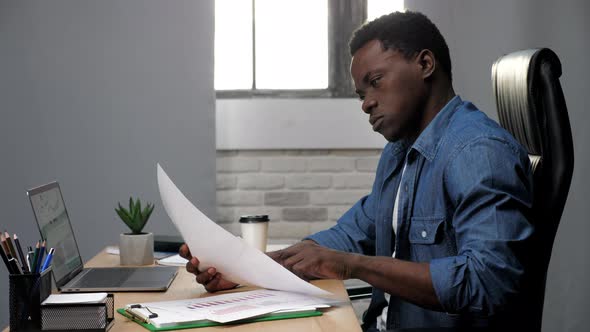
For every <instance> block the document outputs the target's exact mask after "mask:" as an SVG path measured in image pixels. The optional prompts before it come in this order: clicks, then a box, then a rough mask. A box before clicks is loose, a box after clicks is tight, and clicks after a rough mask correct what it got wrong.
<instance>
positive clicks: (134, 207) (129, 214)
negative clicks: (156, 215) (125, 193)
mask: <svg viewBox="0 0 590 332" xmlns="http://www.w3.org/2000/svg"><path fill="white" fill-rule="evenodd" d="M118 205H119V207H118V208H115V211H116V212H117V214H118V215H119V217H120V218H121V220H123V222H124V223H125V224H126V225H127V227H129V229H130V230H131V233H133V234H141V231H142V230H143V228H144V227H145V224H146V223H147V222H148V219H149V218H150V216H151V214H152V211H154V204H151V203H147V204H146V206H145V207H144V208H143V209H142V208H141V202H140V201H139V198H138V199H136V200H135V202H134V201H133V198H132V197H129V209H126V208H124V207H123V206H121V203H118Z"/></svg>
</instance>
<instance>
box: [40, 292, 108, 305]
mask: <svg viewBox="0 0 590 332" xmlns="http://www.w3.org/2000/svg"><path fill="white" fill-rule="evenodd" d="M106 298H107V293H76V294H51V295H49V296H48V297H47V298H46V299H45V301H43V303H41V304H42V305H44V304H75V303H100V302H104V301H105V299H106Z"/></svg>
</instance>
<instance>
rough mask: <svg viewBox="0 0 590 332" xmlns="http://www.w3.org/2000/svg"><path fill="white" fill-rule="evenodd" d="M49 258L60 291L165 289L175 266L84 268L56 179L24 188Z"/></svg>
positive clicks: (170, 281)
mask: <svg viewBox="0 0 590 332" xmlns="http://www.w3.org/2000/svg"><path fill="white" fill-rule="evenodd" d="M27 195H28V196H29V200H30V201H31V206H32V207H33V213H34V215H35V219H36V220H37V225H38V226H39V231H40V232H41V237H42V238H43V240H45V241H47V243H46V248H47V249H49V248H54V249H55V252H54V254H53V260H52V261H51V267H52V273H53V277H54V279H55V284H56V286H57V288H58V289H59V291H61V292H70V293H75V292H124V291H142V292H144V291H165V290H167V289H168V287H170V284H171V283H172V280H174V278H175V277H176V274H177V272H178V268H177V267H170V266H165V267H164V266H162V267H108V268H84V264H83V262H82V257H81V256H80V251H79V250H78V244H77V242H76V237H75V236H74V230H73V229H72V224H71V223H70V218H69V216H68V212H67V210H66V205H65V203H64V200H63V196H62V194H61V190H60V188H59V184H58V183H57V182H52V183H49V184H46V185H43V186H40V187H37V188H34V189H30V190H28V191H27Z"/></svg>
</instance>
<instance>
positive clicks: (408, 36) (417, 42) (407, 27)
mask: <svg viewBox="0 0 590 332" xmlns="http://www.w3.org/2000/svg"><path fill="white" fill-rule="evenodd" d="M371 40H379V41H380V42H381V45H382V46H383V48H384V50H388V49H391V50H396V51H399V52H401V53H402V54H403V55H404V56H405V57H406V58H407V59H409V58H411V57H412V56H414V55H416V54H418V53H419V52H420V51H422V50H424V49H428V50H430V51H431V52H432V53H433V54H434V57H435V59H436V61H437V62H438V63H439V64H440V65H441V67H442V70H443V71H444V72H445V73H446V74H447V75H448V76H449V79H450V80H451V81H452V79H453V77H452V74H451V56H450V55H449V47H448V46H447V43H446V42H445V39H444V38H443V36H442V35H441V33H440V31H439V30H438V28H437V27H436V25H434V23H432V21H430V19H428V17H426V15H424V14H422V13H419V12H412V11H406V12H393V13H391V14H387V15H383V16H381V17H379V18H377V19H375V20H373V21H371V22H368V23H366V24H364V25H363V26H361V27H360V28H358V29H357V30H356V31H355V32H354V34H353V36H352V39H351V40H350V43H349V47H350V54H351V55H353V56H354V53H356V51H358V50H359V49H360V48H362V47H363V46H364V45H365V44H366V43H368V42H369V41H371Z"/></svg>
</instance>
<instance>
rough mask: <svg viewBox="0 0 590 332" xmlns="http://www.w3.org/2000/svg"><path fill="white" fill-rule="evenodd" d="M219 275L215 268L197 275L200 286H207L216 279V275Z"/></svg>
mask: <svg viewBox="0 0 590 332" xmlns="http://www.w3.org/2000/svg"><path fill="white" fill-rule="evenodd" d="M216 273H217V271H215V269H214V268H212V267H211V268H209V269H208V270H207V271H204V272H201V273H198V274H197V282H198V283H199V284H203V285H205V284H207V283H209V282H210V281H211V279H213V277H215V274H216Z"/></svg>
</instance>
